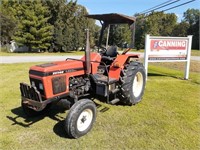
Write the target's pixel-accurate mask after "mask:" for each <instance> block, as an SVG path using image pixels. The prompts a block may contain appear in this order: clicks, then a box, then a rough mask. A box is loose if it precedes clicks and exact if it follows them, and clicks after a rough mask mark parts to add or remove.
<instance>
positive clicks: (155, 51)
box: [144, 34, 192, 79]
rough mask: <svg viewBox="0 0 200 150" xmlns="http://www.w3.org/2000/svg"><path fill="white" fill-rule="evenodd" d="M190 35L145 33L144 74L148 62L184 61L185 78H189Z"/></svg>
mask: <svg viewBox="0 0 200 150" xmlns="http://www.w3.org/2000/svg"><path fill="white" fill-rule="evenodd" d="M191 46H192V36H191V35H190V36H187V37H157V36H150V35H148V34H147V35H146V37H145V57H144V66H145V70H146V76H147V74H148V63H149V62H186V66H185V76H184V78H185V79H188V78H189V68H190V55H191Z"/></svg>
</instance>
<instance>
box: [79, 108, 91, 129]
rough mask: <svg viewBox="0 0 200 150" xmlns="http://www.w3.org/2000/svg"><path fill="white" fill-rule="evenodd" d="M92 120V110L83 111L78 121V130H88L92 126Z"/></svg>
mask: <svg viewBox="0 0 200 150" xmlns="http://www.w3.org/2000/svg"><path fill="white" fill-rule="evenodd" d="M92 119H93V112H92V110H91V109H85V110H83V111H82V113H81V114H80V115H79V117H78V120H77V129H78V130H79V131H84V130H86V129H87V128H88V127H89V126H90V125H91V123H92Z"/></svg>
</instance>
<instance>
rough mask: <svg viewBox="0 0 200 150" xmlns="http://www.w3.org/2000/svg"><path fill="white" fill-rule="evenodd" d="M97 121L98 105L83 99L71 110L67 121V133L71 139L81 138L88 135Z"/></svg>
mask: <svg viewBox="0 0 200 150" xmlns="http://www.w3.org/2000/svg"><path fill="white" fill-rule="evenodd" d="M95 119H96V105H95V104H94V102H93V101H92V100H89V99H82V100H79V101H78V102H76V103H75V104H74V105H73V106H72V107H71V108H70V110H69V113H68V115H67V117H66V119H65V131H66V132H67V135H68V137H69V138H79V137H81V136H83V135H85V134H87V133H88V132H89V131H90V130H91V129H92V126H93V123H94V121H95Z"/></svg>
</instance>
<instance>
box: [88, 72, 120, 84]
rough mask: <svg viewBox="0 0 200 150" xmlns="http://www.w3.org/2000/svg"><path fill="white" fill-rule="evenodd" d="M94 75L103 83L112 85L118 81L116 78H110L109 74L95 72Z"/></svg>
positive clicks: (96, 80) (96, 79) (97, 80)
mask: <svg viewBox="0 0 200 150" xmlns="http://www.w3.org/2000/svg"><path fill="white" fill-rule="evenodd" d="M92 76H93V79H94V80H95V82H96V83H98V82H102V83H107V84H109V85H110V84H113V83H115V82H117V81H118V80H116V79H115V78H108V77H107V76H104V75H101V74H94V75H92Z"/></svg>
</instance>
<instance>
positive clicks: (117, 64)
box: [109, 54, 139, 80]
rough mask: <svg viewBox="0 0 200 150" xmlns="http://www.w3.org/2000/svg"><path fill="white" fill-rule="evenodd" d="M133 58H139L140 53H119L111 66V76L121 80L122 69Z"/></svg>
mask: <svg viewBox="0 0 200 150" xmlns="http://www.w3.org/2000/svg"><path fill="white" fill-rule="evenodd" d="M131 58H135V59H137V58H139V55H131V54H128V55H118V56H117V58H116V59H115V60H114V62H113V63H112V64H111V66H110V70H109V77H110V78H115V79H116V80H119V77H120V72H121V70H122V69H123V68H124V65H125V63H126V62H128V61H130V60H131Z"/></svg>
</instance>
